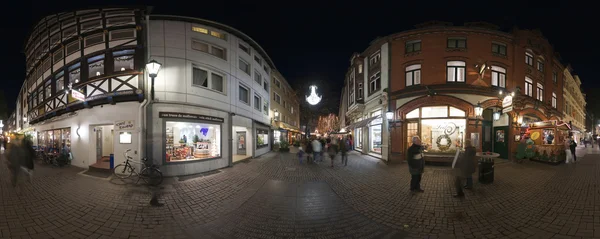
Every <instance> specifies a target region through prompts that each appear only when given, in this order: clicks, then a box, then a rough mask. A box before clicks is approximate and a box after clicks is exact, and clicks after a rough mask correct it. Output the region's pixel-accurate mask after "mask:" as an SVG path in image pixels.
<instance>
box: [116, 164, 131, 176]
mask: <svg viewBox="0 0 600 239" xmlns="http://www.w3.org/2000/svg"><path fill="white" fill-rule="evenodd" d="M113 174H114V175H115V176H116V177H117V178H120V179H126V178H129V177H131V174H133V170H132V169H131V167H127V165H125V164H119V165H117V167H115V168H114V170H113Z"/></svg>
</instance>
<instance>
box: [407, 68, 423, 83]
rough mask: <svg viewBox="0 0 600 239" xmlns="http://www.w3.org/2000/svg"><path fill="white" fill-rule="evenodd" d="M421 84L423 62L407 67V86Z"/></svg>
mask: <svg viewBox="0 0 600 239" xmlns="http://www.w3.org/2000/svg"><path fill="white" fill-rule="evenodd" d="M420 84H421V64H415V65H410V66H407V67H406V86H411V85H420Z"/></svg>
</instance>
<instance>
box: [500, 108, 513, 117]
mask: <svg viewBox="0 0 600 239" xmlns="http://www.w3.org/2000/svg"><path fill="white" fill-rule="evenodd" d="M512 110H513V107H512V105H511V106H509V107H506V108H504V109H502V114H504V113H508V112H511V111H512ZM498 118H500V117H498Z"/></svg>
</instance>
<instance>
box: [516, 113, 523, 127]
mask: <svg viewBox="0 0 600 239" xmlns="http://www.w3.org/2000/svg"><path fill="white" fill-rule="evenodd" d="M517 123H518V124H519V125H521V124H523V116H522V115H519V116H518V117H517Z"/></svg>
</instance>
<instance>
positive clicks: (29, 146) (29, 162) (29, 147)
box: [21, 138, 35, 181]
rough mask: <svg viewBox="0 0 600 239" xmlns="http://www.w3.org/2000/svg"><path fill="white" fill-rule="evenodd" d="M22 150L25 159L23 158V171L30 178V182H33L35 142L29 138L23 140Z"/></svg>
mask: <svg viewBox="0 0 600 239" xmlns="http://www.w3.org/2000/svg"><path fill="white" fill-rule="evenodd" d="M21 148H22V151H23V158H21V170H22V171H23V172H24V173H26V174H27V175H28V176H29V181H31V178H32V177H33V168H34V164H33V160H34V158H35V150H34V149H33V142H31V140H29V139H27V138H23V139H22V143H21Z"/></svg>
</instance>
